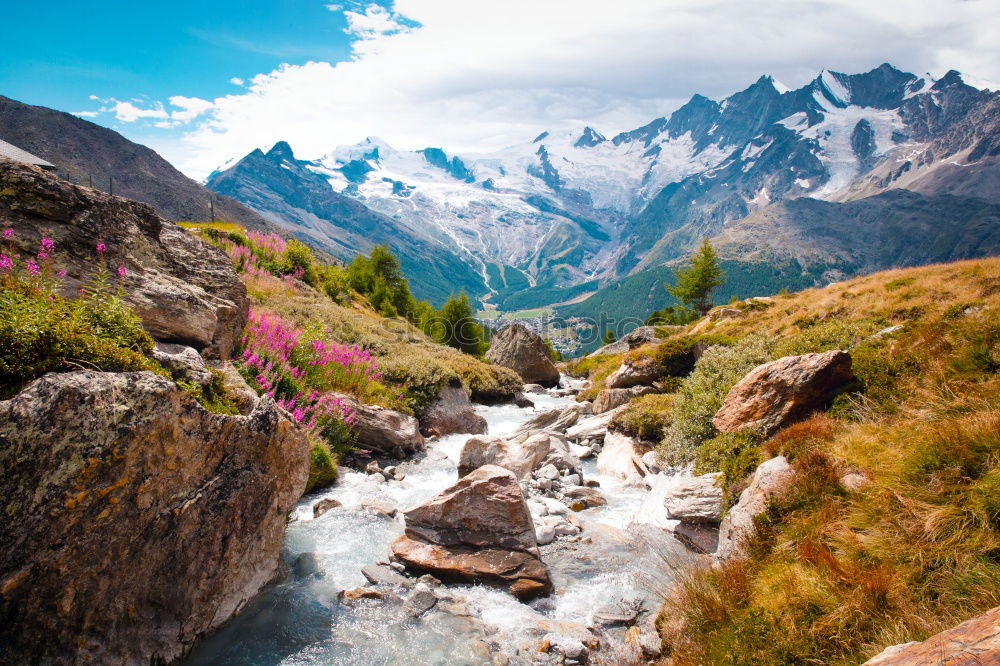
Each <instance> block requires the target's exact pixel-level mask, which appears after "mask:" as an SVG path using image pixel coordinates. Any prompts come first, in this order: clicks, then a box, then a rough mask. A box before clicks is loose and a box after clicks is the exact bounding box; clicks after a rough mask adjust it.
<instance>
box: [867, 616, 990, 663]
mask: <svg viewBox="0 0 1000 666" xmlns="http://www.w3.org/2000/svg"><path fill="white" fill-rule="evenodd" d="M924 664H935V665H938V664H940V665H941V666H981V665H983V664H994V665H995V664H1000V607H997V608H994V609H993V610H990V611H987V612H985V613H983V614H982V615H979V616H978V617H974V618H972V619H971V620H967V621H965V622H963V623H962V624H960V625H958V626H956V627H952V628H951V629H947V630H945V631H942V632H941V633H939V634H936V635H934V636H931V637H930V638H928V639H927V640H925V641H922V642H920V643H904V644H902V645H893V646H892V647H889V648H886V649H885V650H884V651H882V652H881V653H879V654H878V655H877V656H875V657H873V658H871V659H869V660H868V661H866V662H865V663H864V666H924Z"/></svg>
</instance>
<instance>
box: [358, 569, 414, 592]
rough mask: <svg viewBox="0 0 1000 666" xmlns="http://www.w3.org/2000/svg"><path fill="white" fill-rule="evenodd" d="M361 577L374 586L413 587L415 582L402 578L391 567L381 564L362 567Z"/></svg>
mask: <svg viewBox="0 0 1000 666" xmlns="http://www.w3.org/2000/svg"><path fill="white" fill-rule="evenodd" d="M361 575H362V576H364V577H365V579H366V580H367V581H368V582H369V583H371V584H372V585H379V586H386V587H405V588H410V587H413V581H412V580H410V579H409V578H407V577H406V576H402V575H400V574H399V572H397V571H396V570H395V569H393V568H391V567H390V566H384V565H381V564H371V565H368V566H366V567H361Z"/></svg>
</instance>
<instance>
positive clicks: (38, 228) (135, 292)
mask: <svg viewBox="0 0 1000 666" xmlns="http://www.w3.org/2000/svg"><path fill="white" fill-rule="evenodd" d="M0 192H2V195H0V219H2V220H3V221H4V222H3V224H4V227H5V228H11V229H13V230H14V238H13V239H12V240H11V241H10V242H12V243H13V244H14V245H15V247H16V250H17V251H18V252H19V253H20V254H21V255H22V256H33V255H34V254H35V252H36V251H37V248H38V244H39V241H40V239H41V237H42V235H44V236H45V237H47V238H51V239H52V240H53V241H55V246H56V251H55V253H54V254H53V256H52V262H53V268H54V269H55V270H63V271H65V272H66V276H65V277H64V278H62V280H61V281H62V292H63V294H64V295H65V296H67V297H76V296H77V295H78V292H79V289H80V287H82V286H83V285H84V284H85V283H88V282H89V281H90V280H91V279H92V278H93V276H94V273H95V271H96V269H97V266H98V258H97V253H96V250H95V243H96V240H95V239H100V240H101V241H103V242H104V243H105V245H106V246H107V250H106V251H105V252H104V261H105V263H106V264H107V265H108V266H110V267H111V268H112V269H115V268H117V267H118V266H124V267H125V269H126V276H125V277H124V278H122V279H121V280H120V283H121V284H122V286H123V287H124V290H123V293H124V294H125V301H126V302H127V303H128V304H129V305H130V306H131V307H132V309H133V310H134V311H135V313H136V314H137V315H138V316H139V318H140V319H141V320H142V325H143V327H144V328H145V329H146V330H147V331H149V333H150V335H152V336H153V337H154V338H156V339H157V340H160V341H163V342H173V343H178V344H181V345H187V346H190V347H194V348H195V349H197V350H198V351H200V352H201V353H202V355H203V356H204V357H205V358H213V359H214V358H221V359H226V358H229V357H230V356H231V355H232V353H233V351H234V350H235V348H236V346H237V345H238V344H239V339H240V335H241V334H242V332H243V327H244V325H245V324H246V319H247V311H248V308H249V305H250V302H249V299H248V298H247V290H246V287H245V286H244V285H243V282H242V281H241V280H240V277H239V275H238V274H237V273H236V271H235V270H234V269H233V265H232V262H231V261H230V259H229V257H228V256H227V255H226V253H225V252H223V251H222V250H220V249H219V248H217V247H215V246H214V245H211V244H209V243H206V242H205V241H203V240H201V239H199V238H197V237H196V236H195V235H194V234H191V233H189V232H187V231H185V230H184V229H182V228H180V227H179V226H177V225H176V224H174V223H173V222H168V221H167V220H164V219H162V218H160V217H158V216H157V215H156V213H155V212H154V211H153V208H152V207H151V206H149V205H147V204H143V203H139V202H136V201H130V200H128V199H123V198H121V197H115V196H110V195H108V194H105V193H104V192H101V191H99V190H96V189H92V188H89V187H82V186H78V185H73V184H71V183H69V182H68V181H65V180H61V179H59V178H57V177H56V176H54V175H53V174H51V173H47V172H45V171H42V170H41V169H38V168H35V167H32V166H28V165H26V164H23V163H20V162H13V161H10V160H0ZM115 282H118V279H117V278H116V280H115Z"/></svg>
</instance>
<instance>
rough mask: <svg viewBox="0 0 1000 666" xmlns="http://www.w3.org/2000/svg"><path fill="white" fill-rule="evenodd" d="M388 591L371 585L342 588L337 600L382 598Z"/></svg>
mask: <svg viewBox="0 0 1000 666" xmlns="http://www.w3.org/2000/svg"><path fill="white" fill-rule="evenodd" d="M385 596H386V593H385V592H381V591H379V590H375V589H372V588H370V587H355V588H353V589H350V590H341V591H340V592H338V593H337V600H338V601H340V602H341V603H344V602H348V603H349V602H352V601H359V600H361V599H376V600H382V599H383V598H385Z"/></svg>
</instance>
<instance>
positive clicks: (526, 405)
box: [514, 393, 535, 409]
mask: <svg viewBox="0 0 1000 666" xmlns="http://www.w3.org/2000/svg"><path fill="white" fill-rule="evenodd" d="M514 404H515V405H517V406H518V407H520V408H521V409H534V408H535V403H534V402H532V400H531V399H530V398H528V397H527V396H526V395H524V394H523V393H515V394H514Z"/></svg>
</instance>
